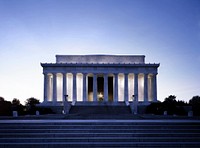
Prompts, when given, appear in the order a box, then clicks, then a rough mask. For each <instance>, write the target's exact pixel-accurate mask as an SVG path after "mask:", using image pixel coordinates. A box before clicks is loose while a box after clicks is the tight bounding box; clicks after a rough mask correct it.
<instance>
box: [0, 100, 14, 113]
mask: <svg viewBox="0 0 200 148" xmlns="http://www.w3.org/2000/svg"><path fill="white" fill-rule="evenodd" d="M11 114H12V110H11V102H10V101H6V100H5V99H4V98H3V97H0V116H10V115H11Z"/></svg>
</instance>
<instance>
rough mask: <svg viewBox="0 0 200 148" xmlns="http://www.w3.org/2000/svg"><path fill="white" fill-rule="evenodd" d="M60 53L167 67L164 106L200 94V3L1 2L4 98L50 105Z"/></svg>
mask: <svg viewBox="0 0 200 148" xmlns="http://www.w3.org/2000/svg"><path fill="white" fill-rule="evenodd" d="M56 54H133V55H134V54H139V55H145V56H146V63H149V62H150V63H160V67H159V69H158V80H157V81H158V100H160V101H163V100H164V99H165V98H166V97H167V96H169V95H176V96H177V100H184V101H188V100H189V99H191V98H192V97H193V96H195V95H200V1H199V0H0V96H2V97H4V98H5V99H6V100H10V101H11V100H12V99H13V98H18V99H20V101H21V103H23V104H24V101H25V100H26V99H27V98H29V97H35V98H37V99H40V101H43V74H42V67H41V66H40V62H55V55H56Z"/></svg>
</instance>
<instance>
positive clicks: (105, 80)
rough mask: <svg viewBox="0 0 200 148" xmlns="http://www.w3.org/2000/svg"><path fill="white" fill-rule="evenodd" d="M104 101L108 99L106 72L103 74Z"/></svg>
mask: <svg viewBox="0 0 200 148" xmlns="http://www.w3.org/2000/svg"><path fill="white" fill-rule="evenodd" d="M103 88H104V90H103V91H104V101H106V102H107V101H108V74H104V87H103Z"/></svg>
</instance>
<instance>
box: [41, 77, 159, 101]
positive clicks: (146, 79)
mask: <svg viewBox="0 0 200 148" xmlns="http://www.w3.org/2000/svg"><path fill="white" fill-rule="evenodd" d="M62 74H63V89H62V90H63V92H62V95H63V99H65V95H66V94H67V92H66V90H67V79H66V73H62ZM82 74H83V101H87V92H86V91H87V89H86V76H87V74H86V73H82ZM114 76H115V79H114V80H115V81H114V102H117V101H118V74H117V73H116V74H114ZM124 76H125V78H124V101H128V97H129V96H128V73H125V74H124ZM48 81H49V79H48V75H47V74H46V73H44V102H47V101H48V100H47V98H48V83H49V82H48ZM76 81H77V80H76V73H73V101H76V100H77V86H76V85H77V82H76ZM56 84H57V77H56V73H53V102H56V101H57V85H56ZM152 93H153V101H157V79H156V74H154V75H153V92H152ZM133 95H134V99H136V100H138V74H135V73H134V94H133ZM104 99H105V101H108V74H104ZM93 101H97V74H93ZM144 102H148V74H144Z"/></svg>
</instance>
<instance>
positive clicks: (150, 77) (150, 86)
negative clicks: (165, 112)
mask: <svg viewBox="0 0 200 148" xmlns="http://www.w3.org/2000/svg"><path fill="white" fill-rule="evenodd" d="M148 101H153V75H152V74H149V75H148Z"/></svg>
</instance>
